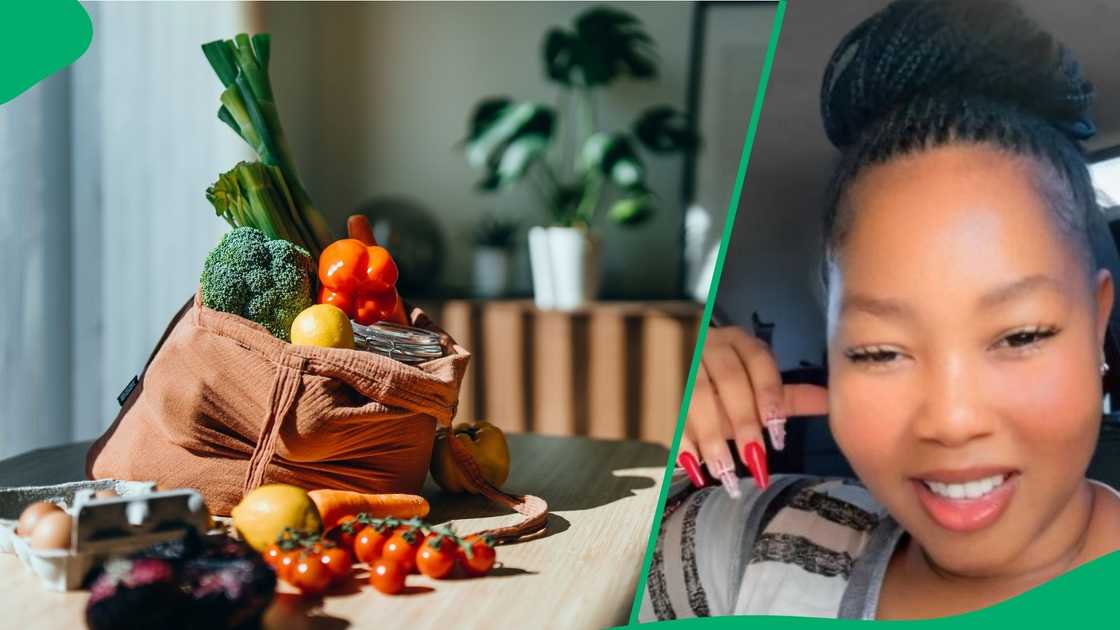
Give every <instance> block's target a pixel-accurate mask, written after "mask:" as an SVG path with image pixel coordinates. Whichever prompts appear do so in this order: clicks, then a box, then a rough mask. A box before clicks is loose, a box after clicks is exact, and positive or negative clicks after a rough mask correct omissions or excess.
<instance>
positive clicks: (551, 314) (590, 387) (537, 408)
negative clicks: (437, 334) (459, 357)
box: [419, 300, 702, 444]
mask: <svg viewBox="0 0 1120 630" xmlns="http://www.w3.org/2000/svg"><path fill="white" fill-rule="evenodd" d="M419 305H420V306H422V307H423V308H424V309H425V310H426V311H428V312H429V313H430V314H431V315H432V316H433V318H434V319H435V320H436V321H437V322H439V323H440V325H441V326H443V328H444V329H445V330H447V332H448V333H449V334H451V336H452V337H454V338H455V339H456V341H458V342H459V343H460V344H462V345H463V346H464V347H466V348H467V349H468V350H470V351H471V353H472V355H473V356H472V359H471V365H470V367H469V368H468V369H467V374H466V380H465V381H464V383H463V389H462V393H461V396H460V402H459V413H458V416H457V419H458V420H473V419H485V420H489V421H490V422H493V423H494V424H496V425H498V426H499V427H501V428H502V429H507V430H510V431H518V432H532V433H544V434H552V435H583V436H589V437H596V438H608V439H610V438H614V439H623V438H631V439H640V440H645V441H650V442H659V443H661V444H668V443H669V442H670V441H671V440H672V438H673V432H674V429H675V427H676V423H677V416H678V413H679V410H680V403H681V395H682V393H683V391H684V383H685V379H686V378H687V377H688V369H689V367H690V365H691V363H692V354H693V346H694V345H695V343H696V332H697V327H698V325H699V321H700V315H701V313H702V306H701V305H699V304H696V303H693V302H687V301H662V302H598V303H594V304H592V305H590V306H588V307H586V308H584V309H581V310H578V311H542V310H539V309H537V308H536V307H535V306H533V303H532V301H529V300H497V301H488V300H450V301H444V302H438V303H434V302H426V303H421V304H419Z"/></svg>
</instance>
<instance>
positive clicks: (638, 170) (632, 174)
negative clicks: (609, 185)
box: [580, 132, 645, 190]
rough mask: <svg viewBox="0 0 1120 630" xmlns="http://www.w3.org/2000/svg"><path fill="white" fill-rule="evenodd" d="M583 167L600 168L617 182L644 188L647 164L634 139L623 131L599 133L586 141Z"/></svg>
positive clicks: (583, 168) (600, 170)
mask: <svg viewBox="0 0 1120 630" xmlns="http://www.w3.org/2000/svg"><path fill="white" fill-rule="evenodd" d="M580 167H581V169H582V170H583V171H584V172H586V171H588V170H592V169H594V170H598V171H599V172H601V173H602V174H603V175H606V176H607V177H609V178H610V179H611V181H612V182H614V183H615V184H616V185H617V186H619V187H620V188H623V189H627V190H635V189H639V188H644V187H645V183H644V179H643V178H644V177H645V167H644V166H643V165H642V161H641V159H640V158H639V157H638V153H637V152H636V151H635V150H634V145H633V143H631V142H630V140H629V138H627V136H626V135H624V134H621V133H602V132H601V133H597V134H594V135H592V136H591V137H590V138H588V139H587V141H586V142H584V144H583V150H582V151H580Z"/></svg>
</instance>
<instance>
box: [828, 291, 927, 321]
mask: <svg viewBox="0 0 1120 630" xmlns="http://www.w3.org/2000/svg"><path fill="white" fill-rule="evenodd" d="M852 311H859V312H862V313H866V314H868V315H872V316H874V317H878V318H881V319H914V309H912V308H911V307H910V306H909V305H908V304H906V303H904V302H900V301H899V300H892V299H889V298H874V297H871V296H869V295H862V294H859V293H853V294H849V295H845V296H844V297H843V300H842V302H841V304H840V315H841V317H842V316H844V315H847V314H849V313H850V312H852Z"/></svg>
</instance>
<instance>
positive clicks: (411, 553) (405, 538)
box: [381, 531, 422, 573]
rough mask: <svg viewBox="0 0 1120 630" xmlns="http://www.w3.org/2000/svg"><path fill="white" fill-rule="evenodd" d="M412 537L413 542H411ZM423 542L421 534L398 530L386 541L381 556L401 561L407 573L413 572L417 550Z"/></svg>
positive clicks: (402, 567)
mask: <svg viewBox="0 0 1120 630" xmlns="http://www.w3.org/2000/svg"><path fill="white" fill-rule="evenodd" d="M410 539H411V541H412V542H409V541H410ZM421 542H422V541H421V539H420V536H419V534H410V533H409V532H407V531H403V532H401V531H398V532H396V533H394V534H393V535H392V536H390V537H389V540H386V541H385V548H384V549H382V550H381V557H382V558H385V559H387V560H392V561H394V562H397V563H399V564H400V565H401V569H402V570H403V571H404V572H405V573H412V572H413V571H414V570H415V569H416V552H417V551H418V550H419V549H420V543H421Z"/></svg>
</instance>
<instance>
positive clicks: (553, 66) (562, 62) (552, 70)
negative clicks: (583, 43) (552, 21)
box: [542, 28, 577, 85]
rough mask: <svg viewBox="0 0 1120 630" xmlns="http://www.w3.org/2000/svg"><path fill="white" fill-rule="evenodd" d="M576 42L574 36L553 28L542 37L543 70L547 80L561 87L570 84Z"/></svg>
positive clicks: (574, 62) (574, 61)
mask: <svg viewBox="0 0 1120 630" xmlns="http://www.w3.org/2000/svg"><path fill="white" fill-rule="evenodd" d="M576 46H577V40H576V37H575V35H574V34H572V33H571V32H568V31H564V30H562V29H558V28H554V29H551V30H549V31H548V33H546V34H545V36H544V46H543V47H542V53H543V56H544V70H545V74H546V75H547V76H548V78H549V79H552V80H553V81H556V82H557V83H559V84H561V85H571V84H572V68H574V67H575V65H576V54H577V53H576Z"/></svg>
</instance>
